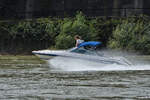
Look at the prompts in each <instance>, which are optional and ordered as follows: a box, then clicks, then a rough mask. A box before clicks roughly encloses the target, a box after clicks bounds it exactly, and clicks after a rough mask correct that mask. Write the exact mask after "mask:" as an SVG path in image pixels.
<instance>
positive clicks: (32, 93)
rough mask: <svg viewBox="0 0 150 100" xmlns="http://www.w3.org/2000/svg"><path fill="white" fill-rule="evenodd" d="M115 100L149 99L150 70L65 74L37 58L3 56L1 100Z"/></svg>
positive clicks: (0, 58)
mask: <svg viewBox="0 0 150 100" xmlns="http://www.w3.org/2000/svg"><path fill="white" fill-rule="evenodd" d="M69 66H70V67H71V66H72V65H69ZM114 67H115V66H114ZM112 99H115V100H133V99H138V100H141V99H142V100H143V99H144V100H145V99H147V100H148V99H150V70H129V71H128V70H124V71H123V70H122V71H115V70H113V71H104V70H102V71H101V70H99V71H96V70H95V71H62V70H54V68H51V67H49V66H48V64H46V63H45V62H43V61H40V60H39V59H38V58H35V57H34V56H0V100H112Z"/></svg>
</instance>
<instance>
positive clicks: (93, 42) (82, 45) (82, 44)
mask: <svg viewBox="0 0 150 100" xmlns="http://www.w3.org/2000/svg"><path fill="white" fill-rule="evenodd" d="M100 44H102V43H101V42H97V41H89V42H83V43H81V44H80V45H79V46H78V48H80V47H84V46H97V45H100Z"/></svg>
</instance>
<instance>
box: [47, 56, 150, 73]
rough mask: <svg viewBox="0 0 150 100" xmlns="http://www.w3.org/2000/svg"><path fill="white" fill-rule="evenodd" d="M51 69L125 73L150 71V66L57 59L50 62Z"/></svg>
mask: <svg viewBox="0 0 150 100" xmlns="http://www.w3.org/2000/svg"><path fill="white" fill-rule="evenodd" d="M48 63H49V64H50V67H52V68H54V69H55V70H63V71H125V70H150V65H149V64H142V65H140V64H139V65H131V66H124V65H117V64H109V65H108V64H107V65H106V64H102V63H98V62H92V61H87V60H81V59H72V58H63V57H56V58H54V59H51V60H49V61H48Z"/></svg>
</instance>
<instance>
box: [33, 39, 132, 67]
mask: <svg viewBox="0 0 150 100" xmlns="http://www.w3.org/2000/svg"><path fill="white" fill-rule="evenodd" d="M101 44H102V43H101V42H97V41H89V42H83V43H81V44H80V45H79V46H78V47H74V48H71V49H69V50H39V51H32V53H33V54H35V55H36V56H38V57H40V58H41V59H44V60H50V59H52V58H54V57H67V58H73V59H84V60H87V61H94V62H99V63H103V64H118V65H127V66H129V65H131V63H130V62H129V61H128V60H127V59H125V58H123V57H106V56H105V55H104V54H103V53H99V52H97V46H99V45H101Z"/></svg>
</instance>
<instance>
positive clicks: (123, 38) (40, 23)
mask: <svg viewBox="0 0 150 100" xmlns="http://www.w3.org/2000/svg"><path fill="white" fill-rule="evenodd" d="M75 35H80V36H81V37H82V39H83V40H85V41H93V40H94V41H101V42H102V43H103V45H104V46H105V47H109V48H115V49H123V50H133V51H138V52H141V53H144V54H150V39H149V37H150V24H149V17H145V16H142V17H131V18H105V17H102V18H99V17H97V18H87V17H86V16H85V15H83V14H82V13H81V12H78V13H77V15H76V16H75V17H74V18H50V17H49V18H38V19H32V20H21V21H6V22H0V47H1V48H0V52H19V53H22V52H29V53H31V51H32V50H38V49H46V48H54V49H67V48H71V47H73V46H75V40H74V36H75Z"/></svg>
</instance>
